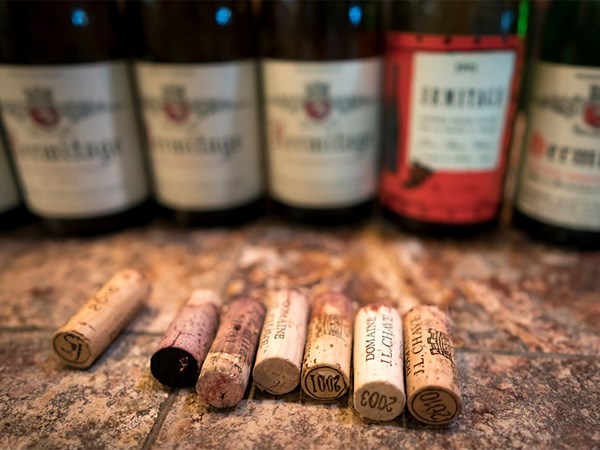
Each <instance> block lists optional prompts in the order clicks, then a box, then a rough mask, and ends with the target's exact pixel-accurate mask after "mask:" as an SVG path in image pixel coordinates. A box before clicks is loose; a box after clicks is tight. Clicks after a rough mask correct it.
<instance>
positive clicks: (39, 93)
mask: <svg viewBox="0 0 600 450" xmlns="http://www.w3.org/2000/svg"><path fill="white" fill-rule="evenodd" d="M25 98H26V100H27V114H28V116H29V118H30V119H31V120H32V121H33V123H34V124H36V125H37V126H39V127H40V128H43V129H46V130H51V129H54V128H56V126H57V125H58V123H59V122H60V114H59V112H58V108H57V107H56V105H55V103H54V95H53V93H52V90H51V89H50V88H42V87H34V88H31V89H25Z"/></svg>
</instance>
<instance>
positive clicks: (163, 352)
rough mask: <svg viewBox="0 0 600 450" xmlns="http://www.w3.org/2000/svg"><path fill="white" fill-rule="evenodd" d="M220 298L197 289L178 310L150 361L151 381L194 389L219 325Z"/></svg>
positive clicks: (209, 291) (211, 292)
mask: <svg viewBox="0 0 600 450" xmlns="http://www.w3.org/2000/svg"><path fill="white" fill-rule="evenodd" d="M220 304H221V301H220V299H219V296H218V295H217V294H216V293H215V292H213V291H211V290H207V289H198V290H196V291H194V292H193V293H192V295H191V296H190V298H189V300H188V301H187V302H186V303H185V305H184V306H183V308H181V310H180V311H179V313H178V314H177V316H176V317H175V319H174V320H173V322H171V324H170V325H169V328H168V329H167V332H166V333H165V335H164V337H163V338H162V340H161V341H160V344H159V345H158V350H157V351H156V352H155V353H154V355H152V358H151V359H150V371H151V372H152V375H153V376H154V378H156V379H157V380H158V381H160V382H161V383H162V384H164V385H166V386H170V387H189V386H195V385H196V382H197V381H198V375H199V374H200V367H202V363H204V359H205V358H206V354H207V353H208V349H209V348H210V344H211V343H212V341H213V338H214V337H215V332H216V331H217V325H218V324H219V306H220Z"/></svg>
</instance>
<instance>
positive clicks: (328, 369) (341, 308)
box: [301, 291, 352, 400]
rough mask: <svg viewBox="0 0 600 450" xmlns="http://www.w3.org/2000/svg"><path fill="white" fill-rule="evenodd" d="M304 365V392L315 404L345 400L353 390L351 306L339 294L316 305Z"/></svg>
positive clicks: (316, 301)
mask: <svg viewBox="0 0 600 450" xmlns="http://www.w3.org/2000/svg"><path fill="white" fill-rule="evenodd" d="M312 306H313V310H312V314H311V318H310V324H309V328H308V338H307V341H306V349H305V352H304V361H303V363H302V377H301V383H302V390H303V391H304V392H305V393H306V394H307V395H308V396H310V397H312V398H314V399H315V400H334V399H336V398H340V397H342V396H343V395H344V394H345V393H346V392H347V391H348V387H349V386H350V360H351V357H352V304H351V302H350V300H349V299H348V297H346V296H345V295H343V294H341V293H338V292H327V291H326V292H323V293H321V294H319V295H317V297H315V299H314V301H313V305H312Z"/></svg>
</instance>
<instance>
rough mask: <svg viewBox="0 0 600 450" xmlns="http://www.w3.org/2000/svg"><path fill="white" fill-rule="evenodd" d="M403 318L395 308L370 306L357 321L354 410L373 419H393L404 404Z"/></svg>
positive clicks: (379, 305)
mask: <svg viewBox="0 0 600 450" xmlns="http://www.w3.org/2000/svg"><path fill="white" fill-rule="evenodd" d="M402 351H403V346H402V320H401V319H400V315H399V314H398V312H397V311H396V309H395V308H393V307H390V306H385V305H381V304H378V305H369V306H365V307H363V308H361V309H360V310H359V311H358V313H357V314H356V319H355V321H354V409H356V411H358V412H359V413H360V414H361V415H362V416H364V417H366V418H367V419H371V420H392V419H394V418H395V417H398V416H399V415H400V413H401V412H402V410H403V409H404V405H405V404H406V396H405V393H404V355H403V354H402Z"/></svg>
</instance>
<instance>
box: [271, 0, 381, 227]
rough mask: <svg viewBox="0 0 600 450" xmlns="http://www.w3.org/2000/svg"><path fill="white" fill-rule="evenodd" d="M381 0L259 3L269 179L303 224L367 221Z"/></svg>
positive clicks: (376, 136) (278, 202)
mask: <svg viewBox="0 0 600 450" xmlns="http://www.w3.org/2000/svg"><path fill="white" fill-rule="evenodd" d="M380 8H381V4H380V2H379V1H349V0H348V1H322V0H315V1H307V0H295V1H294V0H292V1H289V0H285V1H283V0H279V1H266V2H263V4H262V14H261V18H262V31H263V40H262V41H263V57H264V63H263V78H264V96H265V110H266V114H265V115H266V128H267V147H268V159H269V183H270V190H271V196H272V198H273V200H274V204H275V206H276V208H277V209H278V210H280V211H281V212H283V213H284V214H285V215H287V216H288V217H289V218H291V219H294V220H298V221H301V222H311V223H320V224H335V223H344V222H349V221H353V220H357V219H361V218H364V217H367V216H368V215H369V214H370V213H371V211H372V205H373V198H374V196H375V194H376V189H377V170H376V165H377V158H378V150H379V141H380V130H379V127H380V122H379V119H380V111H379V109H380V105H381V101H380V89H381V53H382V42H381V35H380V33H381V29H380V22H381V11H380Z"/></svg>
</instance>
